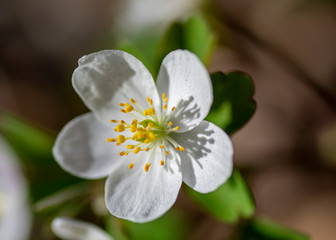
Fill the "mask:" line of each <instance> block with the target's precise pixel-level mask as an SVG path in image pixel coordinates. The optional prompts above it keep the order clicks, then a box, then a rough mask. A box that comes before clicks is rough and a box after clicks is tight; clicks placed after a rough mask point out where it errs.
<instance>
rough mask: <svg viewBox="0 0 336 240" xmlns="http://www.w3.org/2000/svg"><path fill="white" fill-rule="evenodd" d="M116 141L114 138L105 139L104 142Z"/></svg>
mask: <svg viewBox="0 0 336 240" xmlns="http://www.w3.org/2000/svg"><path fill="white" fill-rule="evenodd" d="M116 141H117V140H116V139H115V138H108V139H106V142H116Z"/></svg>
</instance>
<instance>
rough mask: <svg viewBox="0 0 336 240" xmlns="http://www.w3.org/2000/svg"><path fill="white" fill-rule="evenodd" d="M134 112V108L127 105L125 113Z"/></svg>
mask: <svg viewBox="0 0 336 240" xmlns="http://www.w3.org/2000/svg"><path fill="white" fill-rule="evenodd" d="M133 110H134V107H133V106H131V105H128V106H127V107H126V108H125V111H126V112H132V111H133Z"/></svg>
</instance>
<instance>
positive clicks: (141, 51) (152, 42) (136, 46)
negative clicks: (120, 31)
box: [118, 32, 161, 77]
mask: <svg viewBox="0 0 336 240" xmlns="http://www.w3.org/2000/svg"><path fill="white" fill-rule="evenodd" d="M158 42H159V36H157V35H156V34H153V33H152V32H144V33H142V34H141V35H135V36H132V39H128V40H124V41H123V42H121V43H120V44H119V46H118V48H119V49H120V50H123V51H125V52H127V53H130V54H132V55H133V56H135V57H136V58H137V59H139V60H140V61H141V62H142V63H143V64H144V65H145V66H146V68H147V69H148V70H149V71H150V72H151V74H152V75H153V76H154V77H155V76H156V75H157V72H158V68H159V67H160V64H161V62H158V61H157V56H156V49H157V45H158Z"/></svg>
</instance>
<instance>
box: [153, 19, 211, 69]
mask: <svg viewBox="0 0 336 240" xmlns="http://www.w3.org/2000/svg"><path fill="white" fill-rule="evenodd" d="M216 43H217V41H216V37H215V34H214V33H213V32H212V31H211V30H210V28H209V26H208V25H207V23H206V21H205V19H204V18H202V17H200V16H194V17H191V18H189V19H188V20H187V21H186V22H183V23H181V22H178V23H173V24H172V25H171V26H170V27H169V28H168V30H167V32H166V34H165V35H164V37H163V38H162V40H161V42H160V43H159V45H158V51H157V52H158V61H159V62H161V61H162V59H163V58H164V57H165V56H166V55H167V54H168V53H169V52H171V51H173V50H176V49H187V50H189V51H191V52H194V53H195V54H196V55H197V56H198V57H199V58H200V59H201V60H202V62H203V63H204V64H205V65H208V63H209V60H210V57H211V55H212V53H213V50H214V49H215V46H216Z"/></svg>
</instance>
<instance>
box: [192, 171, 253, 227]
mask: <svg viewBox="0 0 336 240" xmlns="http://www.w3.org/2000/svg"><path fill="white" fill-rule="evenodd" d="M186 190H187V191H186V192H187V194H188V195H189V196H190V197H191V199H192V200H193V201H194V202H196V204H198V205H199V206H200V207H201V208H202V209H204V210H205V211H206V212H208V213H209V214H210V215H212V216H213V217H215V218H217V219H219V220H221V221H223V222H225V223H237V222H238V221H239V220H240V219H241V218H242V219H248V218H250V217H251V216H252V215H253V214H254V210H255V204H254V200H253V197H252V195H251V192H250V190H249V188H248V186H247V184H246V183H245V181H244V179H243V177H242V176H241V174H240V173H239V171H238V169H234V171H233V174H232V176H231V178H230V179H229V180H228V181H227V182H226V183H225V184H223V185H222V186H221V187H219V188H218V189H217V190H216V191H214V192H211V193H208V194H201V193H198V192H196V191H194V190H192V189H191V188H189V187H188V188H186Z"/></svg>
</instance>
